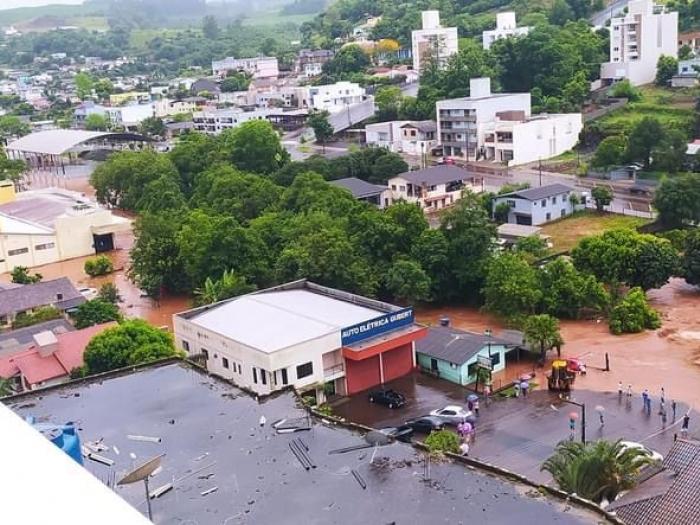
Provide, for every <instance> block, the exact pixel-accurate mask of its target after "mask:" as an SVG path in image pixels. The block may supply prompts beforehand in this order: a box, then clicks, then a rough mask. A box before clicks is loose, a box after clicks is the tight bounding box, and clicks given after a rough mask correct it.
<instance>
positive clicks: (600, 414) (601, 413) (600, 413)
mask: <svg viewBox="0 0 700 525" xmlns="http://www.w3.org/2000/svg"><path fill="white" fill-rule="evenodd" d="M598 418H600V426H601V427H604V426H605V419H604V418H603V411H602V410H600V411H599V412H598Z"/></svg>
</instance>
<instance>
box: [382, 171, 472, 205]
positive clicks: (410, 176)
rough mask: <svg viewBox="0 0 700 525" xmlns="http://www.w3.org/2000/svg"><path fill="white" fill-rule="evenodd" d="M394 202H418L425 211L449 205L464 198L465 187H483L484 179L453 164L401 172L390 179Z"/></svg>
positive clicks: (389, 184)
mask: <svg viewBox="0 0 700 525" xmlns="http://www.w3.org/2000/svg"><path fill="white" fill-rule="evenodd" d="M387 184H388V186H389V189H390V190H391V192H390V194H391V202H396V201H406V202H411V203H417V204H419V205H420V207H421V208H423V209H424V210H425V211H426V212H432V211H437V210H440V209H443V208H447V207H449V206H451V205H452V204H454V203H455V202H456V201H458V200H459V199H461V198H462V190H464V188H469V189H471V190H472V191H476V192H480V191H482V180H481V179H480V178H479V177H476V176H474V175H473V174H471V173H469V172H468V171H467V170H465V169H463V168H460V167H457V166H454V165H449V164H445V165H440V166H433V167H430V168H425V169H422V170H417V171H408V172H406V173H400V174H399V175H396V176H395V177H392V178H391V179H389V180H388V181H387Z"/></svg>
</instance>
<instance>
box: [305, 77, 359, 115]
mask: <svg viewBox="0 0 700 525" xmlns="http://www.w3.org/2000/svg"><path fill="white" fill-rule="evenodd" d="M305 98H306V100H307V101H308V104H309V108H310V109H317V110H319V111H324V110H325V111H329V112H331V113H333V112H335V111H338V110H340V109H342V108H344V107H345V106H349V105H352V104H359V103H360V102H363V101H364V100H366V98H367V93H366V91H365V88H363V87H361V86H360V85H359V84H356V83H355V82H345V81H343V82H336V83H335V84H326V85H323V86H311V87H309V88H308V97H305Z"/></svg>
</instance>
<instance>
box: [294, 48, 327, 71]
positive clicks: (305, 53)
mask: <svg viewBox="0 0 700 525" xmlns="http://www.w3.org/2000/svg"><path fill="white" fill-rule="evenodd" d="M333 55H334V53H333V51H331V50H330V49H302V50H301V51H299V55H298V57H297V62H296V66H295V70H296V72H297V74H298V75H300V76H302V77H306V78H308V77H316V76H318V75H320V74H321V73H322V72H323V64H325V63H326V62H328V61H329V60H331V59H332V58H333Z"/></svg>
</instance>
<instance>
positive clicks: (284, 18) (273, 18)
mask: <svg viewBox="0 0 700 525" xmlns="http://www.w3.org/2000/svg"><path fill="white" fill-rule="evenodd" d="M314 16H316V15H314V14H306V15H285V14H283V13H280V12H279V11H268V12H257V13H253V14H252V15H250V17H246V18H244V19H243V25H244V26H274V25H280V24H295V25H299V24H303V23H304V22H308V21H309V20H311V19H312V18H313V17H314Z"/></svg>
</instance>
